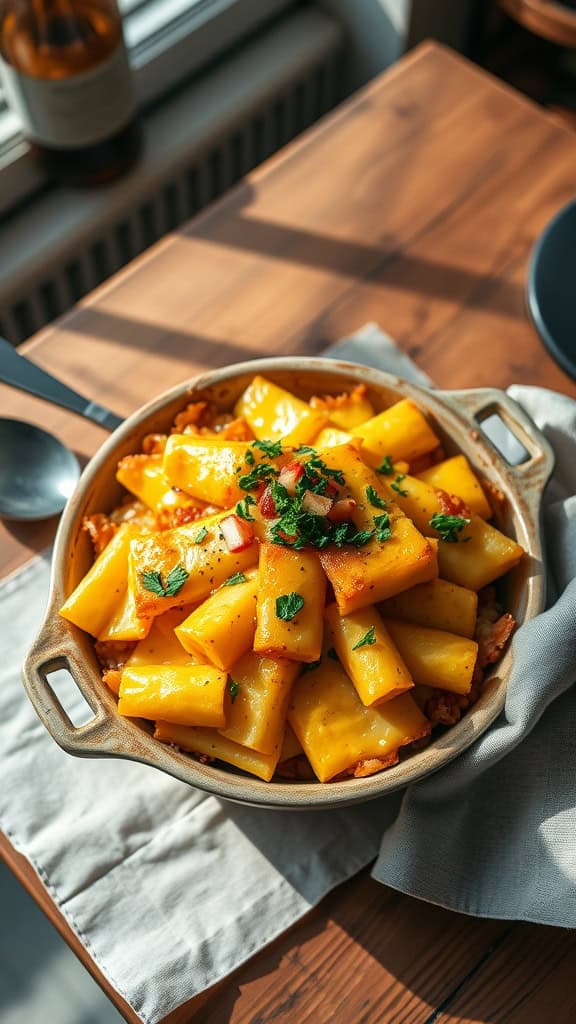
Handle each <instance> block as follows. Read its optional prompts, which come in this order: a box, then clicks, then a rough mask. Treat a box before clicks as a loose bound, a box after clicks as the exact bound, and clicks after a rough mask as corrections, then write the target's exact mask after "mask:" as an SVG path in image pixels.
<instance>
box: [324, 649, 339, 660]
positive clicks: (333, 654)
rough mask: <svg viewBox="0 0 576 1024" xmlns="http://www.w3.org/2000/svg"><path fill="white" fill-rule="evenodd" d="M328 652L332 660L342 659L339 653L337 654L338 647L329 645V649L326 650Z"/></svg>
mask: <svg viewBox="0 0 576 1024" xmlns="http://www.w3.org/2000/svg"><path fill="white" fill-rule="evenodd" d="M326 654H327V655H328V657H329V658H332V661H339V660H340V659H339V657H338V655H337V653H336V648H335V647H329V648H328V650H327V651H326Z"/></svg>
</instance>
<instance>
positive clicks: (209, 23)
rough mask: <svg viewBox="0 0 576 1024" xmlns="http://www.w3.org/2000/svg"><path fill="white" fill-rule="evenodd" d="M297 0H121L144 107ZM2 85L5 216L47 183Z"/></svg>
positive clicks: (0, 194) (0, 167)
mask: <svg viewBox="0 0 576 1024" xmlns="http://www.w3.org/2000/svg"><path fill="white" fill-rule="evenodd" d="M295 3H296V0H194V3H193V4H192V6H190V0H119V6H120V9H121V13H122V18H123V24H124V34H125V38H126V44H127V48H128V54H129V58H130V65H131V67H132V70H133V74H134V84H135V90H136V96H137V99H138V103H139V106H140V108H141V109H144V110H145V109H146V107H147V106H149V105H150V104H152V103H156V101H158V100H160V99H161V97H162V95H163V94H165V93H168V92H170V91H171V90H173V89H174V88H176V87H177V86H178V84H179V83H180V82H183V81H186V80H188V79H190V78H191V77H192V76H194V75H196V74H197V73H198V72H199V71H201V69H202V68H203V67H204V66H206V65H207V64H209V63H210V62H212V61H214V60H215V59H217V58H218V57H219V56H220V55H221V54H222V53H224V52H225V51H226V50H228V49H230V48H231V47H232V46H235V45H237V44H238V43H240V42H241V41H242V39H243V38H245V37H248V36H249V35H251V34H253V33H254V32H256V31H257V30H258V29H259V28H260V27H261V26H263V25H264V24H265V23H266V22H269V21H271V20H272V19H273V18H274V17H276V16H278V15H279V14H281V13H282V12H283V11H284V10H286V9H287V8H289V7H292V6H295ZM46 184H47V183H46V180H45V179H44V177H43V175H42V173H41V171H40V170H39V169H38V168H37V167H36V166H35V165H34V162H33V161H32V159H31V157H30V150H29V146H28V144H27V142H26V140H25V139H24V138H23V136H22V134H21V132H20V130H19V127H18V121H17V117H16V115H15V114H14V113H13V112H12V111H10V110H9V109H8V107H7V106H6V103H5V101H4V99H3V96H2V93H1V90H0V218H1V217H2V216H3V215H6V214H7V213H8V212H9V211H10V210H11V209H13V208H14V207H15V206H17V205H19V204H20V203H22V202H25V200H26V199H27V198H28V197H29V196H31V194H32V193H34V192H35V191H38V190H40V189H42V188H43V187H46Z"/></svg>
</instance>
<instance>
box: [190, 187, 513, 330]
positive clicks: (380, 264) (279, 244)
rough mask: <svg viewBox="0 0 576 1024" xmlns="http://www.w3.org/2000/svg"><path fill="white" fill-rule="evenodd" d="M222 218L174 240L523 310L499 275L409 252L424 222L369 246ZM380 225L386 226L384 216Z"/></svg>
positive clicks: (506, 311)
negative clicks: (406, 236)
mask: <svg viewBox="0 0 576 1024" xmlns="http://www.w3.org/2000/svg"><path fill="white" fill-rule="evenodd" d="M225 214H226V216H225V217H224V218H223V219H222V220H221V221H218V222H217V223H215V222H214V221H209V222H208V223H207V226H206V228H205V229H204V228H203V226H202V224H200V225H196V224H194V223H192V225H191V227H190V228H189V229H188V230H186V229H183V230H182V231H181V232H180V237H181V238H184V239H189V241H191V242H193V243H194V244H197V243H198V241H199V240H203V241H205V243H206V244H207V245H218V246H228V247H231V248H234V249H237V250H238V251H239V252H243V253H246V252H251V253H256V254H258V255H261V256H266V257H271V258H273V259H277V260H280V261H283V262H286V263H291V264H300V265H303V266H308V267H312V268H314V269H318V270H326V271H328V272H329V273H333V274H337V275H339V276H343V277H349V278H351V279H353V280H357V281H361V280H366V281H368V282H370V283H371V284H372V285H373V286H374V285H377V284H379V283H380V284H382V285H386V286H387V287H394V288H397V289H399V290H403V291H409V292H420V293H422V294H423V295H426V296H432V297H434V298H440V299H445V300H447V301H453V302H458V303H461V304H464V305H467V306H471V307H475V306H480V307H484V306H485V305H486V294H487V293H488V292H490V293H491V295H490V309H491V310H492V311H493V312H494V313H500V314H502V315H505V316H510V317H513V318H516V317H517V316H518V313H519V311H522V310H523V308H524V290H523V288H522V286H521V285H519V284H518V285H517V284H513V283H512V282H510V281H507V280H506V278H505V277H503V276H502V274H501V272H498V271H496V272H495V273H481V272H479V271H476V270H472V269H471V268H465V267H461V266H456V265H452V264H448V263H443V262H441V261H438V260H428V259H425V258H424V257H421V256H417V255H414V254H412V253H410V252H409V251H408V250H409V248H410V246H411V245H412V244H414V243H416V242H417V241H418V239H419V238H420V237H421V236H423V235H425V234H426V232H427V231H428V230H429V229H430V225H429V224H427V225H425V227H424V228H422V229H421V230H417V231H416V232H415V233H414V235H413V236H412V237H410V238H409V239H407V240H404V241H402V242H400V241H399V240H398V239H397V238H396V237H395V236H394V235H389V234H386V233H385V232H384V233H383V235H382V237H381V239H380V241H379V243H378V244H377V245H370V244H367V243H364V242H357V241H351V240H348V239H345V238H340V237H338V235H337V234H334V235H329V234H322V233H320V232H318V231H311V230H307V229H305V228H301V227H291V226H290V225H288V224H279V223H272V222H271V221H266V220H262V219H260V218H258V217H255V216H251V215H250V214H249V213H248V214H243V213H242V211H239V212H232V213H231V211H230V208H229V207H226V210H225ZM439 222H440V218H436V219H435V221H434V225H436V224H437V223H439ZM382 223H383V224H385V223H386V218H385V216H383V219H382Z"/></svg>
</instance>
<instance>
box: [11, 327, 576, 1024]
mask: <svg viewBox="0 0 576 1024" xmlns="http://www.w3.org/2000/svg"><path fill="white" fill-rule="evenodd" d="M330 354H333V355H335V356H338V357H339V358H349V359H351V360H355V361H357V362H366V363H369V364H370V365H374V366H379V367H381V368H383V369H387V370H389V371H390V372H392V373H396V374H398V375H400V376H404V377H409V378H411V379H418V380H420V381H422V375H421V374H419V373H418V371H417V370H416V369H415V367H414V365H413V364H412V363H411V362H410V361H409V360H408V359H406V357H405V356H403V355H402V354H401V353H400V352H399V351H398V350H397V349H396V348H395V347H394V345H393V343H392V342H391V341H390V339H388V338H387V337H386V336H385V335H383V334H382V332H381V331H379V330H378V328H377V327H376V326H375V325H369V326H368V327H367V328H364V329H363V330H362V331H360V332H358V334H357V335H355V336H354V337H353V338H351V339H348V340H347V341H345V342H342V343H340V344H339V345H338V346H335V347H334V348H333V349H332V350H331V353H330ZM513 394H514V397H516V398H517V399H518V400H519V401H522V403H523V404H524V406H525V407H526V408H527V409H528V411H531V412H532V414H533V415H534V417H535V418H536V420H537V422H538V423H539V425H540V426H541V427H542V428H543V429H544V430H545V432H546V433H547V434H548V436H549V438H550V440H551V441H552V443H553V445H554V447H555V448H556V452H557V456H558V469H557V472H556V474H555V478H554V485H553V487H551V488H550V491H549V499H550V500H549V504H548V508H547V515H548V520H547V521H548V523H549V527H550V528H549V535H550V538H551V539H552V538H553V540H554V544H553V545H551V550H550V556H551V564H552V570H553V575H554V584H555V588H556V592H557V593H558V595H561V596H560V597H559V599H558V601H557V603H556V605H555V606H554V607H553V608H551V609H550V610H549V611H547V612H546V613H544V615H542V616H540V617H539V619H537V620H535V621H534V622H532V623H531V624H530V625H528V626H527V627H525V628H523V629H522V630H521V631H520V632H519V633H518V635H517V637H516V639H515V641H514V644H515V652H516V665H515V669H514V672H513V675H512V680H511V683H510V690H509V696H508V701H507V705H506V711H505V713H504V715H503V716H502V718H501V719H500V720H499V721H498V722H497V723H496V724H495V725H494V726H493V727H492V729H491V730H490V731H489V732H488V733H487V734H486V735H485V736H484V737H483V738H482V739H481V740H480V741H478V743H477V744H476V745H475V746H474V747H473V748H471V749H470V751H468V752H467V753H466V754H464V755H463V756H462V757H460V758H459V759H458V760H457V761H456V762H455V763H454V764H453V765H451V766H449V767H448V768H446V769H445V770H444V771H443V772H441V773H438V774H437V775H435V776H434V777H432V778H431V779H430V780H427V781H424V782H422V783H420V784H418V785H417V786H414V787H412V788H411V789H409V790H407V791H406V793H405V794H398V795H393V796H392V797H389V798H387V799H382V800H379V801H375V802H373V803H370V804H366V805H364V806H362V807H357V808H351V809H349V810H343V811H334V812H327V811H324V812H316V813H314V814H290V813H283V812H277V811H265V810H254V809H251V808H244V807H239V806H235V805H233V804H226V803H223V802H220V801H218V800H216V799H215V798H214V797H210V796H206V795H204V794H202V793H200V792H198V791H196V790H192V789H190V788H189V787H187V786H185V785H184V784H182V783H179V782H177V781H175V780H174V779H171V778H168V777H167V776H164V775H162V774H161V773H159V772H157V771H155V770H154V769H151V768H147V767H146V766H143V765H139V764H131V763H125V762H118V761H112V760H101V761H89V760H86V761H84V760H79V759H75V758H72V757H69V756H68V755H66V754H65V753H63V752H62V751H61V750H60V749H59V748H58V747H57V746H56V745H55V744H54V743H53V742H52V740H51V739H50V738H49V736H48V734H47V733H46V732H45V730H44V729H43V727H42V725H41V724H40V722H39V721H38V719H37V718H36V716H35V714H34V712H33V710H32V708H31V706H30V704H29V703H28V701H27V698H26V696H25V694H24V692H23V690H22V688H21V685H20V682H19V667H20V664H21V662H22V658H23V655H24V652H25V650H26V648H27V646H28V645H29V643H30V641H31V639H32V637H33V635H34V632H35V630H36V628H37V626H38V625H39V623H40V620H41V617H42V613H43V610H44V607H45V603H46V596H47V590H48V579H49V556H44V557H41V558H37V559H34V560H33V561H32V562H31V563H29V564H28V565H27V566H26V567H25V568H24V569H23V570H21V571H20V572H19V573H17V574H16V575H15V576H13V577H11V578H10V579H9V580H7V581H6V582H5V583H4V584H3V585H2V586H1V587H0V646H1V651H0V654H1V658H0V828H1V829H2V830H3V831H4V832H5V834H6V835H7V836H8V838H9V839H10V840H11V842H12V843H13V844H14V846H15V847H16V848H17V849H18V850H20V852H22V853H23V854H24V855H25V856H26V857H27V858H28V859H29V860H30V862H31V863H32V865H33V866H34V868H35V869H36V871H37V872H38V874H39V876H40V878H41V879H42V881H43V882H44V884H45V885H46V886H47V888H48V889H49V891H50V894H51V895H52V897H53V899H54V900H55V901H56V903H57V904H58V905H59V907H60V909H61V910H62V913H63V914H64V916H65V917H66V918H67V920H68V922H69V923H70V925H71V927H72V928H73V929H74V930H75V932H76V933H77V935H78V936H79V937H80V939H81V941H82V942H83V943H84V945H85V946H86V948H87V949H88V951H89V952H90V954H91V956H92V958H93V959H94V960H95V961H96V963H97V964H98V966H99V967H100V969H101V971H102V972H103V973H104V974H105V975H106V977H107V978H108V979H109V981H110V982H111V984H112V985H113V986H114V987H115V988H116V989H117V991H119V992H120V994H121V995H122V996H123V997H124V999H125V1000H126V1001H127V1002H128V1003H129V1004H130V1005H131V1006H132V1007H133V1008H134V1009H135V1011H136V1012H137V1013H138V1014H139V1016H140V1017H141V1018H142V1020H143V1021H145V1022H146V1024H155V1022H157V1021H158V1020H160V1019H161V1018H162V1017H163V1016H165V1015H166V1014H167V1013H169V1012H170V1011H171V1010H173V1009H174V1008H176V1007H177V1006H179V1005H180V1004H181V1003H183V1002H185V1001H186V1000H188V999H190V998H191V997H192V996H193V995H195V994H197V993H198V992H200V991H202V990H203V989H204V988H207V987H208V986H209V985H211V984H213V983H214V982H216V981H218V980H219V979H220V978H222V977H224V976H225V975H226V974H227V973H229V972H231V971H232V970H234V969H235V968H236V967H237V966H239V965H240V964H241V963H243V962H244V961H245V960H246V959H248V958H249V957H250V956H252V955H253V954H254V953H255V952H256V951H257V950H258V949H260V948H262V947H263V946H264V945H266V943H268V942H270V941H271V939H273V938H274V937H275V936H277V935H278V934H280V933H281V932H282V931H283V930H285V929H286V928H288V927H289V926H290V925H291V924H292V923H293V922H294V921H296V920H297V919H298V918H299V917H301V916H302V915H303V914H305V913H306V911H307V910H308V909H309V908H310V907H311V906H313V905H315V904H316V903H317V902H318V901H319V900H320V899H321V898H322V897H323V896H324V895H325V894H326V893H327V892H328V891H329V890H330V889H331V888H333V887H334V886H335V885H337V884H338V883H339V882H341V881H344V880H345V879H346V878H349V877H350V876H351V875H353V874H355V873H356V872H357V871H358V870H360V868H362V867H363V866H364V865H366V864H368V863H369V862H370V861H372V860H374V858H375V857H378V859H377V860H376V865H375V868H374V876H375V877H376V878H377V879H379V880H380V881H382V882H385V883H386V884H388V885H391V886H394V887H396V888H398V889H401V890H402V891H404V892H408V893H411V894H412V895H414V896H417V897H420V898H422V899H427V900H429V901H431V902H435V903H439V904H442V905H444V906H447V907H452V908H454V909H456V910H462V911H465V912H468V913H473V914H479V915H482V916H495V917H509V918H524V919H528V920H537V921H545V922H547V923H552V924H558V925H564V926H570V925H572V926H573V925H576V896H575V892H576V890H575V887H574V883H575V881H576V842H575V841H574V839H573V837H574V835H575V828H576V808H575V804H576V799H575V797H574V785H573V783H572V774H573V764H574V757H573V755H574V753H575V750H574V747H575V744H576V740H575V739H574V737H575V736H576V708H575V703H574V699H573V694H570V693H565V691H567V690H568V688H569V687H570V685H571V683H572V682H573V681H574V676H575V662H576V659H575V657H574V653H575V643H574V623H575V621H576V615H575V612H576V584H575V583H572V584H571V585H570V586H568V587H567V586H566V584H567V582H568V578H569V577H571V576H572V575H573V574H574V568H575V561H576V530H575V528H576V522H575V520H576V499H575V498H574V497H572V495H573V494H574V491H575V489H576V487H575V484H576V462H575V458H574V453H576V403H573V402H571V401H570V400H568V399H566V398H563V397H562V396H560V395H553V394H552V393H550V392H543V391H541V390H539V389H531V388H519V389H515V390H514V391H513ZM562 693H564V696H562V697H560V695H561V694H562ZM555 698H558V700H556V699H555ZM552 702H554V703H552ZM549 705H552V706H551V707H548V706H549ZM546 709H548V710H546ZM544 712H546V713H545V714H544ZM540 719H541V721H539V720H540ZM537 723H538V724H537ZM536 725H537V728H534V726H536ZM532 730H533V731H532ZM520 740H523V742H522V744H521V745H519V743H520ZM506 755H508V756H506Z"/></svg>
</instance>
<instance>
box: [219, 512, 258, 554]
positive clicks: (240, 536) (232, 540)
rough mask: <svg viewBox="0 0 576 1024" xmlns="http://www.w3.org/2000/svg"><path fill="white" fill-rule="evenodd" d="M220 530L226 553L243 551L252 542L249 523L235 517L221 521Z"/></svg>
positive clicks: (228, 517)
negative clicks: (226, 549)
mask: <svg viewBox="0 0 576 1024" xmlns="http://www.w3.org/2000/svg"><path fill="white" fill-rule="evenodd" d="M220 529H221V530H222V536H223V537H224V540H225V542H226V547H227V548H228V551H244V548H249V547H250V545H251V544H252V542H253V540H254V531H253V529H252V527H251V526H250V523H247V522H245V520H244V519H240V517H239V516H236V515H231V516H226V518H225V519H222V520H221V521H220Z"/></svg>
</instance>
